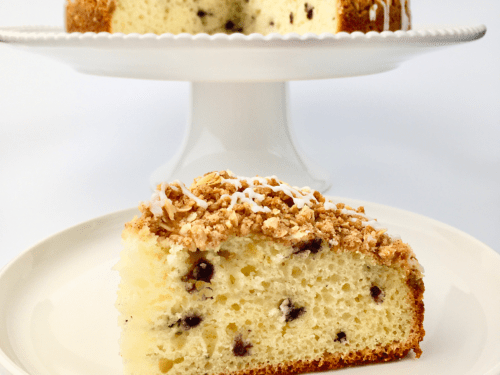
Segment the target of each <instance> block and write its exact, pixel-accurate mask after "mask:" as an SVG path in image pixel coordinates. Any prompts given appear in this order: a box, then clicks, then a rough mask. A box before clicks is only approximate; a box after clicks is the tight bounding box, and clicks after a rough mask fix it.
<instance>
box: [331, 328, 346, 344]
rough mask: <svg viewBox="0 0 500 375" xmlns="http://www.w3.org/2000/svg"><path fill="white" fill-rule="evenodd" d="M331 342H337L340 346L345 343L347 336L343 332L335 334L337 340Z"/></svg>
mask: <svg viewBox="0 0 500 375" xmlns="http://www.w3.org/2000/svg"><path fill="white" fill-rule="evenodd" d="M333 341H337V342H340V343H341V344H342V343H344V342H346V341H347V336H346V334H345V333H344V332H342V331H340V332H339V333H337V338H336V339H335V340H333Z"/></svg>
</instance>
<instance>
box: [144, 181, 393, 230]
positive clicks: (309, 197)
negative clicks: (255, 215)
mask: <svg viewBox="0 0 500 375" xmlns="http://www.w3.org/2000/svg"><path fill="white" fill-rule="evenodd" d="M234 177H235V178H231V179H225V178H222V179H221V182H222V183H230V184H233V185H234V186H235V187H236V188H237V189H240V188H241V187H242V182H243V181H245V182H246V183H247V184H248V185H249V186H248V187H247V188H246V189H245V190H243V191H242V192H239V191H237V192H235V193H233V194H231V195H229V194H224V195H222V196H221V198H224V197H229V198H230V199H231V203H230V205H229V207H228V209H229V210H231V209H233V208H234V206H235V205H236V204H237V203H238V202H242V203H248V204H249V206H250V209H251V210H252V211H253V212H271V209H270V208H269V207H267V206H261V205H259V204H258V203H260V202H262V201H263V200H264V199H265V195H264V194H259V193H257V192H256V191H255V188H258V187H261V188H262V187H264V188H269V189H271V190H272V191H274V192H278V191H281V192H283V193H284V194H286V195H288V196H289V197H290V198H292V199H293V203H294V204H295V205H296V206H297V208H299V209H302V208H303V207H304V206H306V205H312V203H313V202H316V203H317V202H318V201H317V199H316V198H315V197H314V193H315V192H316V191H315V190H312V189H310V188H308V187H304V188H302V189H299V188H297V187H291V186H289V185H287V184H284V183H281V182H280V181H279V180H278V178H277V177H276V176H271V177H266V178H263V177H239V176H234ZM268 179H269V180H271V179H274V180H276V181H278V182H279V185H278V186H272V185H270V184H269V182H268ZM174 183H177V184H178V185H179V187H180V190H181V191H182V193H183V194H184V195H186V196H188V197H189V198H190V199H192V200H193V201H195V202H196V204H198V206H200V207H202V208H204V209H207V208H208V202H206V201H204V200H203V199H200V198H198V197H197V196H196V195H194V194H193V193H192V192H191V191H190V190H189V189H188V188H186V186H185V185H184V184H183V183H182V182H181V181H179V180H175V181H174ZM255 183H258V185H256V184H255ZM167 185H168V184H167V183H166V182H164V183H162V184H161V185H160V187H159V189H157V190H156V191H155V192H154V193H153V195H152V196H151V199H150V200H149V201H148V202H144V203H143V204H144V205H145V206H146V207H149V209H150V211H151V213H152V214H153V215H154V216H155V217H158V216H162V215H163V208H164V207H165V205H166V204H167V203H168V204H169V205H172V201H171V200H170V199H169V198H168V197H167V195H166V194H165V189H166V187H167ZM170 186H171V188H172V189H174V190H176V191H179V187H177V186H175V185H170ZM324 207H325V209H326V210H337V205H336V204H335V203H334V202H332V201H330V200H326V201H325V203H324ZM340 213H341V214H344V215H349V216H360V217H361V218H363V219H365V220H366V221H364V220H361V223H362V225H363V226H364V227H366V226H368V225H369V226H371V227H372V228H373V229H375V230H387V228H385V227H384V226H383V225H381V224H380V223H379V222H378V221H376V220H374V219H372V218H371V217H369V216H367V215H365V214H363V213H360V212H356V211H354V210H350V209H346V208H343V209H341V210H340ZM349 220H350V221H351V222H355V221H357V220H360V218H359V217H358V218H356V217H351V218H350V219H349ZM391 237H392V238H393V239H399V236H397V235H393V236H391Z"/></svg>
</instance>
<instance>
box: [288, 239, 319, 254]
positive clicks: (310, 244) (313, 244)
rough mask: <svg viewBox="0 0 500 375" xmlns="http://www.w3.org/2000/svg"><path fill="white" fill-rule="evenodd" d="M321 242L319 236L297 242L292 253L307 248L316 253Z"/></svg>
mask: <svg viewBox="0 0 500 375" xmlns="http://www.w3.org/2000/svg"><path fill="white" fill-rule="evenodd" d="M321 243H322V241H321V238H313V239H312V240H309V241H306V242H302V243H299V244H297V245H295V246H294V247H293V254H299V253H303V252H304V251H307V250H309V251H310V252H311V253H313V254H316V253H318V252H319V251H320V250H321Z"/></svg>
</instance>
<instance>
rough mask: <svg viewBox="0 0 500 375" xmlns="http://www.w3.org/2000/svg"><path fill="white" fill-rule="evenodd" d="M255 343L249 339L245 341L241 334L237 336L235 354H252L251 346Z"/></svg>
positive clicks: (242, 355)
mask: <svg viewBox="0 0 500 375" xmlns="http://www.w3.org/2000/svg"><path fill="white" fill-rule="evenodd" d="M251 347H253V345H252V344H251V343H249V342H247V341H244V340H243V338H242V336H241V335H238V336H236V338H235V339H234V344H233V354H234V355H235V356H236V357H245V356H247V355H250V348H251Z"/></svg>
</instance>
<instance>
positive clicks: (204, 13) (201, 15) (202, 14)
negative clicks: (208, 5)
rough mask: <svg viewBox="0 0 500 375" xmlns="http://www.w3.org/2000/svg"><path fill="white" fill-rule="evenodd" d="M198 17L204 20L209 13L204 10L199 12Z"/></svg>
mask: <svg viewBox="0 0 500 375" xmlns="http://www.w3.org/2000/svg"><path fill="white" fill-rule="evenodd" d="M196 15H197V16H198V17H200V18H203V17H205V16H206V15H207V12H205V11H204V10H201V9H200V10H199V11H198V13H196Z"/></svg>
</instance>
